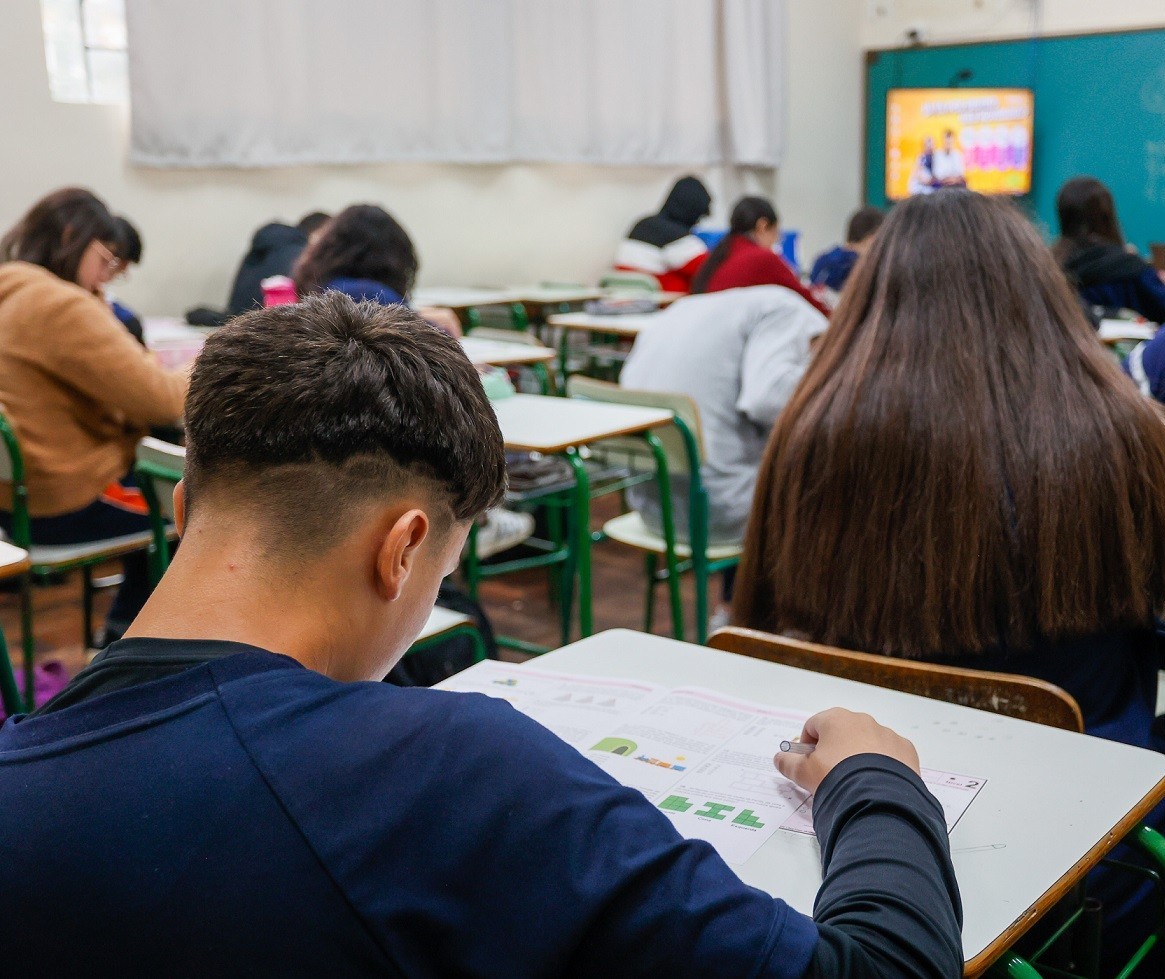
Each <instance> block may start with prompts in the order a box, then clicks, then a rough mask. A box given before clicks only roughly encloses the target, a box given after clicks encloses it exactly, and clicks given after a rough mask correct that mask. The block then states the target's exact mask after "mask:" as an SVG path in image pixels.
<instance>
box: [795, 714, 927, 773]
mask: <svg viewBox="0 0 1165 979" xmlns="http://www.w3.org/2000/svg"><path fill="white" fill-rule="evenodd" d="M794 744H795V745H806V746H808V745H812V747H813V750H812V751H808V752H806V751H803V750H802V751H798V750H796V749H794V750H784V751H779V752H777V754H776V755H775V756H774V758H773V762H774V764H776V766H777V770H778V771H779V772H780V773H781V774H782V775H784V776H785V778H787V779H790V780H791V781H793V782H796V783H797V784H798V785H799V786H801V788H803V789H805V790H806V791H807V792H816V791H817V786H819V785H820V784H821V781H822V780H823V779H824V778H825V776H826V775H828V774H829V773H830V771H832V770H833V768H834V767H835V766H836V765H838V764H840V763H841V762H843V761H845V759H847V758H851V757H853V756H854V755H864V754H875V755H887V756H889V757H890V758H896V759H897V760H898V761H900V762H902V764H904V765H906V766H907V767H908V768H911V769H913V770H914V771H915V772H917V771H918V752H917V751H915V750H914V745H913V744H911V742H909V741H907V740H906V738H904V737H902V736H901V735H899V734H896V733H895V732H893V731H891V730H890V729H889V728H888V727H883V726H882V725H881V724H879V723H878V722H877V721H875V720H874V719H873V718H872V717H871V716H870V715H869V714H855V713H854V712H853V711H849V710H845V709H844V708H842V707H831V708H830V709H829V710H823V711H821V713H819V714H814V715H813V716H812V717H811V718H809V720H807V721H806V722H805V727H804V728H803V729H802V731H801V738H800V741H799V742H794Z"/></svg>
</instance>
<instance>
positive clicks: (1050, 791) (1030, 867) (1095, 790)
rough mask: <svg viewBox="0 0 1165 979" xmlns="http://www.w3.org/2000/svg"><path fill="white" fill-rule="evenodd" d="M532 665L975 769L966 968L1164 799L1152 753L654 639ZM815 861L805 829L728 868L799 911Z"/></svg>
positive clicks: (962, 841) (983, 961)
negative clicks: (755, 704)
mask: <svg viewBox="0 0 1165 979" xmlns="http://www.w3.org/2000/svg"><path fill="white" fill-rule="evenodd" d="M530 665H531V667H532V668H534V669H537V670H542V671H545V670H550V671H558V672H561V673H575V674H590V675H595V676H612V677H621V678H625V679H639V680H647V681H651V682H653V683H659V684H663V685H666V686H669V687H678V686H686V685H698V686H702V687H707V688H710V689H712V690H716V691H720V692H722V693H725V694H729V695H732V696H735V697H740V698H743V699H748V700H753V701H760V702H762V703H765V704H768V705H771V706H778V707H789V708H794V709H797V710H802V711H811V712H815V711H818V710H823V709H825V708H827V707H846V708H848V709H850V710H857V711H864V712H867V713H869V714H872V715H873V716H874V717H875V718H877V720H878V721H879V722H881V723H882V724H885V725H887V726H889V727H891V728H893V729H894V730H896V731H898V732H899V733H900V734H902V735H904V736H905V737H907V738H910V739H911V740H912V741H913V742H914V744H915V746H916V747H917V748H918V754H919V758H920V760H921V763H922V766H923V767H925V768H934V769H938V770H940V771H944V772H955V773H961V774H964V775H968V776H976V777H979V778H982V779H984V780H985V784H984V785H983V787H982V789H981V790H980V791H979V793H978V795H977V796H976V797H975V799H974V801H973V802H972V803H971V804H970V806H969V807H968V809H967V810H966V812H965V813H964V814H963V816H962V818H961V819H960V820H959V821H958V823H957V824H956V825H955V827H954V829H953V830H952V831H951V835H950V841H951V853H952V857H953V860H954V864H955V871H956V874H957V876H958V880H959V888H960V890H961V892H962V898H963V912H964V925H963V954H964V957H965V960H966V975H968V976H978V975H980V974H982V973H983V971H984V970H985V969H986V968H987V967H988V966H989V965H990V964H991V963H992V962H993V961H994V960H995V959H997V958H998V957H999V956H1000V955H1001V954H1002V953H1003V952H1005V951H1006V950H1007V949H1008V948H1010V947H1011V946H1012V945H1013V944H1014V943H1015V941H1016V940H1017V939H1018V938H1019V937H1020V936H1021V935H1023V934H1024V933H1025V932H1026V931H1027V930H1028V929H1029V928H1030V927H1031V926H1032V925H1033V924H1034V923H1035V922H1036V921H1037V920H1038V919H1039V918H1040V916H1041V915H1042V914H1043V913H1044V912H1046V911H1047V910H1048V909H1049V908H1050V907H1051V906H1052V905H1053V904H1055V902H1056V901H1057V900H1059V898H1061V897H1062V896H1064V895H1065V894H1066V893H1067V892H1068V891H1069V890H1070V889H1071V888H1072V887H1073V886H1074V885H1075V884H1076V883H1078V882H1079V881H1080V880H1081V878H1083V877H1084V875H1085V874H1086V873H1087V872H1088V871H1089V870H1091V869H1092V868H1093V867H1095V866H1096V865H1097V864H1098V863H1099V862H1100V860H1101V858H1102V857H1103V856H1104V855H1105V854H1106V853H1107V852H1108V851H1109V850H1110V849H1112V847H1113V846H1115V845H1116V844H1117V843H1118V842H1119V841H1120V840H1121V839H1122V838H1123V837H1124V836H1125V835H1126V834H1127V833H1128V832H1129V831H1130V830H1132V829H1133V828H1134V827H1135V826H1137V825H1138V824H1140V823H1141V822H1142V820H1143V819H1144V817H1145V816H1146V815H1147V814H1148V813H1149V812H1150V811H1151V810H1152V809H1153V808H1154V807H1155V806H1156V805H1157V804H1158V803H1159V802H1160V801H1161V800H1162V799H1163V798H1165V755H1161V754H1158V753H1157V752H1153V751H1146V750H1143V749H1140V748H1131V747H1129V746H1127V745H1124V744H1119V743H1117V742H1113V741H1105V740H1102V739H1100V738H1093V737H1089V736H1086V735H1082V734H1074V733H1072V732H1068V731H1061V730H1058V729H1056V728H1050V727H1044V726H1042V725H1038V724H1032V723H1029V722H1027V721H1020V720H1015V719H1013V718H1010V717H1004V716H1001V715H998V714H989V713H986V712H984V711H979V710H972V709H971V708H968V707H959V706H956V705H954V704H948V703H944V702H942V701H937V700H928V699H925V698H923V697H918V696H915V695H913V694H906V693H900V692H898V691H896V690H888V689H884V688H882V687H873V686H869V685H867V684H863V683H856V682H854V681H852V680H843V679H840V678H838V677H832V676H827V675H825V674H821V673H811V672H808V671H805V670H797V669H793V668H791V667H786V666H778V665H775V664H772V663H765V662H762V661H760V660H755V659H749V658H747V657H744V656H738V655H735V654H732V653H726V652H721V651H718V650H713V649H707V648H705V647H701V646H693V645H689V644H687V643H681V642H676V641H675V640H673V639H665V638H662V637H659V636H652V635H646V634H644V633H639V632H630V631H626V630H614V631H610V632H603V633H601V634H599V635H596V636H591V637H590V638H588V639H583V640H582V641H580V642H576V643H573V644H572V645H569V646H566V647H564V648H562V649H560V650H557V651H556V652H552V653H547V654H546V655H544V656H541V657H539V658H538V660H537V661H536V662H534V663H531V664H530ZM776 747H777V746H776V745H774V746H773V750H774V752H775V751H776ZM820 859H821V858H820V852H819V848H818V845H817V842H816V840H815V839H814V838H812V837H809V836H801V835H797V834H794V833H789V832H784V831H778V832H777V833H776V834H775V835H773V836H772V837H771V838H770V839H769V840H767V841H766V842H765V843H764V845H763V846H761V848H760V849H759V850H757V852H756V853H755V854H754V855H753V856H752V857H751V858H749V859H748V860H747V861H745V862H744V863H743V864H740V865H738V866H737V867H736V868H735V869H736V871H737V873H739V874H740V876H741V878H742V879H743V880H745V881H746V882H747V883H749V884H753V885H755V886H757V887H760V888H763V889H764V890H767V891H769V892H770V893H772V894H775V895H778V896H780V897H782V898H783V899H784V900H786V901H788V902H789V903H790V904H791V905H792V906H793V907H795V908H797V909H798V910H799V911H803V912H805V913H806V914H810V913H812V910H813V899H814V897H815V895H816V893H817V888H818V887H819V885H820V883H821V863H820Z"/></svg>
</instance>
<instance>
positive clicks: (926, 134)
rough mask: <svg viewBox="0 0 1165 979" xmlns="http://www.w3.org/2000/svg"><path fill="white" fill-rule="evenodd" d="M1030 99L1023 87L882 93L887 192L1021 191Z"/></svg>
mask: <svg viewBox="0 0 1165 979" xmlns="http://www.w3.org/2000/svg"><path fill="white" fill-rule="evenodd" d="M1034 116H1035V99H1034V97H1033V94H1032V92H1031V90H1030V89H1026V88H895V89H891V90H890V91H889V93H887V96H886V196H887V197H888V198H889V199H890V200H894V201H898V200H902V199H903V198H904V197H911V196H913V195H915V194H932V193H934V192H935V191H936V190H941V189H942V188H944V187H969V188H970V189H971V190H975V191H978V192H979V193H981V194H1026V193H1029V192H1030V191H1031V185H1032V121H1033V119H1034Z"/></svg>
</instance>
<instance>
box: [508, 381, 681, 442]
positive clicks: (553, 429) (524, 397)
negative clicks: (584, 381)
mask: <svg viewBox="0 0 1165 979" xmlns="http://www.w3.org/2000/svg"><path fill="white" fill-rule="evenodd" d="M494 412H495V413H496V414H497V416H498V423H499V424H500V425H501V428H502V437H503V438H504V439H505V442H506V449H507V450H509V451H511V452H541V453H544V454H546V455H552V454H556V453H561V452H566V451H567V450H568V449H571V448H575V447H577V446H580V445H587V444H589V443H591V442H601V441H602V440H603V439H609V438H615V437H616V436H619V435H635V434H637V433H639V432H646V431H647V430H648V429H650V428H658V427H659V426H660V425H667V424H670V422H671V420H672V413H671V412H670V411H666V410H664V409H662V408H640V407H638V406H635V405H613V404H604V403H602V402H598V401H584V400H581V399H576V398H549V397H543V396H542V395H538V394H516V395H514V396H513V397H512V398H506V399H504V400H502V401H496V402H494Z"/></svg>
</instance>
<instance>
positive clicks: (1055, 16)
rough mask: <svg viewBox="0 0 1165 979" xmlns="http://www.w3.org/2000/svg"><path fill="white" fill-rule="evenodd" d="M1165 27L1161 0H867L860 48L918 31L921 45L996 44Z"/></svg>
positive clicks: (899, 40) (893, 42)
mask: <svg viewBox="0 0 1165 979" xmlns="http://www.w3.org/2000/svg"><path fill="white" fill-rule="evenodd" d="M1162 26H1165V3H1162V2H1161V0H1103V2H1101V0H869V3H868V4H867V5H866V9H865V15H864V18H863V24H862V37H861V42H862V47H864V48H888V47H898V46H900V45H904V44H906V43H907V40H906V32H907V31H909V30H911V29H912V28H918V29H919V30H920V33H921V36H922V40H923V42H924V43H930V44H949V43H952V42H956V41H983V40H999V39H1002V38H1011V37H1027V36H1029V35H1030V34H1031V33H1032V32H1033V30H1035V31H1037V32H1039V33H1043V34H1076V33H1080V34H1084V33H1091V32H1094V31H1115V30H1127V29H1128V28H1135V27H1162Z"/></svg>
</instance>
